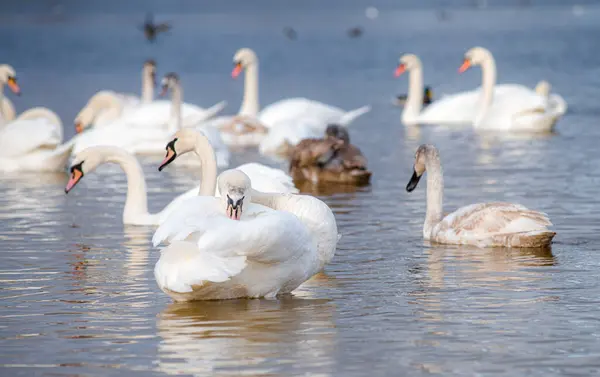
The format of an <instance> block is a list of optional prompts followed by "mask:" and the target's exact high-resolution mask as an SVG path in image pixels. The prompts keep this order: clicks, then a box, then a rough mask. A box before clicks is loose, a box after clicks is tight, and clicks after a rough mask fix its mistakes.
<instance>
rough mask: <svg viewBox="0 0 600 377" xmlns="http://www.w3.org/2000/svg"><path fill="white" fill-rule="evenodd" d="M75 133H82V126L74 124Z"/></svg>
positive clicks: (79, 123) (77, 123)
mask: <svg viewBox="0 0 600 377" xmlns="http://www.w3.org/2000/svg"><path fill="white" fill-rule="evenodd" d="M75 132H77V133H78V134H80V133H82V132H83V124H81V122H75Z"/></svg>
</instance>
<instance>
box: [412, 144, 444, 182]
mask: <svg viewBox="0 0 600 377" xmlns="http://www.w3.org/2000/svg"><path fill="white" fill-rule="evenodd" d="M431 159H439V152H438V150H437V148H436V147H435V146H433V145H431V144H422V145H420V146H419V148H417V152H416V153H415V164H414V166H413V175H412V177H411V178H410V181H409V182H408V184H407V185H406V191H408V192H412V191H413V190H414V189H415V188H416V187H417V185H418V184H419V180H420V179H421V177H422V176H423V174H424V173H425V170H426V166H427V161H430V160H431Z"/></svg>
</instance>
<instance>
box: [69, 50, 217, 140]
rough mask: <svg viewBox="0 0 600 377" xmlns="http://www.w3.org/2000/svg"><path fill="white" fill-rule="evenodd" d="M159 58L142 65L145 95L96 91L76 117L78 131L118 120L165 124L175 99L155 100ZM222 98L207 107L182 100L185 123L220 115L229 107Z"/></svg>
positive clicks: (144, 124) (150, 125) (130, 124)
mask: <svg viewBox="0 0 600 377" xmlns="http://www.w3.org/2000/svg"><path fill="white" fill-rule="evenodd" d="M155 86H156V62H155V61H154V60H148V61H146V62H145V63H144V66H143V68H142V96H141V100H140V98H138V97H136V96H133V95H129V94H123V93H117V92H114V91H110V90H102V91H99V92H98V93H96V94H95V95H93V96H92V97H91V98H90V99H89V101H88V102H87V104H86V105H85V106H84V107H83V108H82V109H81V110H80V111H79V113H78V114H77V116H76V117H75V131H76V132H78V133H79V132H82V131H84V130H85V129H86V128H88V127H90V126H94V127H95V128H97V127H104V126H110V125H112V124H113V123H115V122H119V123H121V124H127V125H128V127H139V128H143V129H146V128H162V127H164V125H165V123H167V122H168V121H169V117H170V116H171V107H172V106H173V101H166V100H154V87H155ZM225 105H226V102H225V101H222V102H219V103H217V104H216V105H214V106H212V107H210V108H208V109H204V108H202V107H198V106H196V105H192V104H188V103H184V102H180V106H181V111H182V116H183V125H184V126H187V125H194V124H197V123H198V122H201V121H204V120H207V119H210V118H212V117H214V116H215V115H217V114H218V113H219V112H220V111H221V110H223V108H224V107H225Z"/></svg>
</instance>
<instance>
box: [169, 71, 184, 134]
mask: <svg viewBox="0 0 600 377" xmlns="http://www.w3.org/2000/svg"><path fill="white" fill-rule="evenodd" d="M182 102H183V88H182V87H181V85H180V84H179V83H176V84H175V85H173V87H172V88H171V116H170V118H169V124H168V127H169V128H168V129H169V132H172V133H175V132H177V130H178V129H180V128H181V103H182Z"/></svg>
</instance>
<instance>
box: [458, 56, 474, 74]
mask: <svg viewBox="0 0 600 377" xmlns="http://www.w3.org/2000/svg"><path fill="white" fill-rule="evenodd" d="M469 68H471V61H470V60H469V59H466V58H465V60H464V61H463V63H462V65H461V66H460V68H459V69H458V73H463V72H465V71H466V70H467V69H469Z"/></svg>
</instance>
